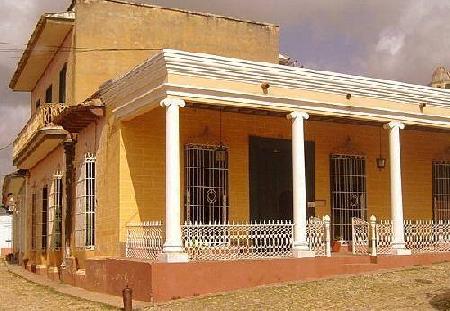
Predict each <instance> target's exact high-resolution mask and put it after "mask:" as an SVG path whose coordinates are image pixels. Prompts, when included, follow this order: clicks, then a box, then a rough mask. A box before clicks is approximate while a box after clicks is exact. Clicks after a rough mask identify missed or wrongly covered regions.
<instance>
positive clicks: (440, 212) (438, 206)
mask: <svg viewBox="0 0 450 311" xmlns="http://www.w3.org/2000/svg"><path fill="white" fill-rule="evenodd" d="M439 167H442V168H441V169H439ZM442 170H444V172H442ZM442 180H444V181H442ZM440 181H441V182H440ZM449 182H450V161H433V162H432V213H433V219H434V220H436V221H440V220H443V221H448V220H450V184H449ZM442 205H444V208H442ZM443 216H444V217H443Z"/></svg>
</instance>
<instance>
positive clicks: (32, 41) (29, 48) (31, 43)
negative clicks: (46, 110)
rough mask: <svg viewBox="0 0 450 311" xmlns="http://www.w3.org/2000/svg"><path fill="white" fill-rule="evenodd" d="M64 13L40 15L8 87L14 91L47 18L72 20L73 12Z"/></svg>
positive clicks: (64, 20) (73, 17) (73, 19)
mask: <svg viewBox="0 0 450 311" xmlns="http://www.w3.org/2000/svg"><path fill="white" fill-rule="evenodd" d="M65 13H67V14H65ZM65 13H45V14H43V15H41V17H40V18H39V21H38V22H37V24H36V26H35V28H34V31H33V33H32V34H31V37H30V39H29V40H28V42H27V47H26V49H25V51H24V52H23V53H22V56H21V58H20V60H19V62H18V64H17V69H16V71H15V72H14V74H13V76H12V78H11V81H10V82H9V88H10V89H12V90H14V91H16V85H17V82H18V80H19V78H20V76H21V75H22V73H23V70H24V68H25V66H26V64H27V62H28V59H29V57H30V55H31V52H32V51H33V49H34V47H35V46H36V44H37V42H38V40H39V37H40V35H41V33H42V31H43V30H44V27H45V24H46V23H47V21H48V20H52V21H63V22H74V21H75V16H74V14H73V12H65ZM68 15H73V16H72V17H68Z"/></svg>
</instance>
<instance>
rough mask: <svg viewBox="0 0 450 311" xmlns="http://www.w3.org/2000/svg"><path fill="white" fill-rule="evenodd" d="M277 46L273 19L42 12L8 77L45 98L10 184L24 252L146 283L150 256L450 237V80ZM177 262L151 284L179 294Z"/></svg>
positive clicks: (238, 255)
mask: <svg viewBox="0 0 450 311" xmlns="http://www.w3.org/2000/svg"><path fill="white" fill-rule="evenodd" d="M43 51H44V52H43ZM279 55H280V54H279V29H278V27H277V26H274V25H270V24H265V23H257V22H252V21H243V20H237V19H233V18H229V17H221V16H216V15H211V14H203V13H195V12H186V11H182V10H177V9H167V8H160V7H155V6H149V5H142V4H133V3H127V2H123V1H118V0H96V1H87V0H77V1H74V2H73V4H72V5H71V7H70V8H69V9H68V11H67V12H63V13H57V14H45V15H43V16H42V18H41V19H40V21H39V22H38V24H37V26H36V29H35V30H34V32H33V34H32V35H31V38H30V41H29V43H28V46H27V49H26V51H25V52H24V54H23V56H22V59H21V61H20V62H19V64H18V67H17V70H16V72H15V74H14V76H13V78H12V80H11V84H10V87H11V89H13V90H14V91H22V92H30V93H31V107H30V109H31V112H32V116H31V118H30V120H29V121H28V123H27V124H26V125H25V127H24V128H23V130H22V131H21V133H19V135H18V137H17V139H16V140H15V142H14V150H13V161H14V164H15V165H16V166H17V167H18V168H19V169H20V174H16V175H14V176H11V177H10V178H9V179H8V184H5V190H4V192H8V193H14V195H15V198H16V200H15V202H14V206H15V208H14V210H15V219H16V220H15V224H14V228H15V230H16V232H17V234H15V235H14V236H15V240H14V250H15V252H16V256H17V257H18V259H19V261H20V262H21V263H23V264H24V265H25V266H26V267H27V268H29V269H31V270H36V272H39V273H44V274H47V275H49V276H50V277H52V278H57V277H58V275H60V276H61V278H62V279H63V280H64V281H65V282H69V283H72V284H75V285H79V286H83V287H85V288H88V289H97V290H100V289H99V288H109V287H108V286H112V285H110V284H106V283H108V282H107V281H105V280H106V279H107V278H108V277H107V276H104V277H103V279H102V280H103V281H104V283H101V282H100V281H98V279H97V278H95V276H94V275H95V274H97V276H98V274H99V273H100V272H99V271H103V272H102V273H104V274H105V275H108V274H111V275H113V274H114V275H116V273H117V275H121V276H122V277H123V279H127V280H128V281H129V280H130V279H133V278H134V279H133V280H135V285H136V286H137V285H138V284H141V283H139V281H137V279H139V277H137V276H138V275H139V274H140V273H142V274H145V271H147V270H146V269H150V270H151V272H148V273H149V275H153V276H154V275H156V272H155V271H160V273H161V274H158V275H163V274H164V273H166V272H167V271H171V272H170V273H173V274H174V275H177V274H176V273H178V272H174V271H179V273H181V274H182V273H185V272H180V271H182V270H176V269H182V268H180V267H182V265H183V264H182V263H186V264H187V265H191V266H189V267H191V268H192V269H194V270H195V269H197V268H198V269H199V270H196V271H204V273H205V274H202V275H203V277H206V276H205V275H206V274H207V273H211V270H207V269H206V268H200V266H198V265H199V262H204V261H207V262H209V264H211V265H213V266H214V267H215V268H214V269H228V268H219V267H218V266H217V265H218V263H217V262H215V263H214V264H213V263H211V261H213V262H214V261H216V260H221V261H220V262H219V263H222V267H225V266H224V265H225V263H223V260H227V261H229V260H237V261H240V260H243V259H252V260H260V259H264V258H272V259H273V258H277V257H284V258H286V257H292V258H301V257H314V256H325V257H326V256H331V257H333V254H331V244H333V250H335V251H337V248H335V246H344V248H346V249H347V246H349V249H350V250H351V251H352V253H353V254H355V255H369V253H370V254H372V255H373V256H377V255H381V254H392V255H407V256H405V257H409V256H408V255H410V254H411V253H413V254H415V253H421V252H425V251H426V252H435V253H443V252H444V253H445V252H447V251H450V248H448V244H449V243H450V225H449V223H448V220H449V218H450V136H449V130H450V91H448V90H446V89H438V88H431V87H428V86H420V85H412V84H406V83H401V82H396V81H388V80H379V79H371V78H366V77H360V76H351V75H345V74H340V73H334V72H327V71H316V70H310V69H305V68H298V67H294V66H287V65H283V64H285V63H286V62H285V60H284V59H282V62H280V56H279ZM14 179H16V180H20V182H17V181H16V182H15V183H13V182H12V180H14ZM9 185H11V186H10V187H9ZM371 215H374V216H376V218H375V217H370V216H371ZM379 219H382V220H385V221H379ZM416 220H423V222H422V221H421V222H419V221H416ZM437 226H438V227H437ZM439 226H440V227H439ZM429 228H431V229H430V230H431V231H430V230H428V229H429ZM427 230H428V231H427ZM19 232H20V234H19ZM424 232H428V233H424ZM437 232H438V233H437ZM424 239H425V240H426V241H427V244H426V245H425V244H424V243H422V242H419V241H423V240H424ZM341 251H342V249H341ZM133 257H135V258H139V259H138V261H135V259H133ZM105 258H109V259H105ZM125 258H128V259H125ZM107 260H113V261H114V260H115V261H114V264H112V265H109V264H108V262H107ZM139 260H140V261H139ZM278 260H279V262H284V261H283V260H281V259H278ZM292 260H294V259H292ZM295 260H300V261H301V260H302V259H295ZM295 260H294V261H293V262H296V261H295ZM316 260H319V259H316ZM136 262H139V263H141V264H143V265H144V266H139V267H141V268H136V265H137V263H136ZM274 262H277V260H274ZM279 262H278V263H275V265H279V264H280V263H279ZM308 262H309V261H308ZM318 262H321V264H323V261H318ZM126 263H129V265H128V266H127V265H126ZM165 263H176V264H173V265H170V264H165ZM195 264H197V266H192V265H195ZM246 264H247V263H242V264H240V265H241V266H239V267H240V268H236V269H237V270H236V271H242V269H244V268H242V267H243V266H244V265H246ZM288 264H289V265H291V264H292V265H293V264H295V263H291V261H289V263H288ZM330 264H331V263H330ZM180 265H181V266H180ZM264 265H267V263H266V261H263V263H260V266H258V267H264V269H266V270H267V267H266V266H264ZM202 267H203V266H202ZM102 269H103V270H102ZM108 269H111V270H108ZM121 269H122V270H121ZM133 269H135V270H136V271H135V270H133ZM158 269H160V270H158ZM164 269H166V270H164ZM201 269H206V270H201ZM208 269H209V268H208ZM239 269H241V270H239ZM261 269H262V270H264V269H263V268H261ZM280 269H281V270H280V271H282V268H280ZM119 270H120V271H122V272H120V271H119ZM150 270H149V271H150ZM244 270H245V269H244ZM275 270H276V269H275ZM297 270H298V271H299V272H298V273H303V272H302V271H301V269H300V268H298V269H297ZM297 270H296V271H297ZM117 271H119V272H117ZM123 271H125V272H123ZM130 271H135V272H134V274H133V273H132V272H130ZM161 271H166V272H164V273H163V272H161ZM183 271H184V270H183ZM207 271H209V272H207ZM217 271H219V270H217ZM220 271H222V272H223V270H220ZM168 273H169V272H168ZM170 273H169V274H170ZM198 273H199V274H197V277H198V276H199V275H200V272H198ZM243 273H244V272H243ZM261 273H262V272H261ZM264 273H267V271H266V272H264ZM280 273H281V272H280ZM100 274H101V273H100ZM181 274H180V275H181ZM124 275H126V277H124ZM164 275H165V278H164V280H162V279H161V280H160V282H161V283H157V281H156V279H155V278H156V277H155V278H153V276H152V277H151V278H152V281H151V282H150V281H148V280H147V281H148V282H147V281H144V283H145V282H147V283H146V284H149V283H151V284H153V286H156V285H155V284H160V285H161V284H162V285H161V286H160V288H165V289H166V291H165V292H164V293H162V292H161V290H160V289H155V288H156V287H155V288H153V290H154V292H152V293H151V294H149V293H148V292H145V293H142V294H138V296H139V295H140V296H139V297H142V299H148V298H149V297H151V298H155V299H161V300H164V299H169V298H170V297H169V298H168V295H169V294H168V293H169V292H170V293H171V294H172V293H173V292H172V291H171V285H170V283H169V281H170V280H171V279H170V277H167V275H166V274H164ZM183 275H184V274H183ZM277 277H278V276H275V275H274V276H273V278H272V279H270V280H269V281H267V282H271V281H272V280H274V279H277ZM173 280H177V281H176V282H179V278H178V277H174V279H173ZM277 280H281V279H280V278H278V279H277ZM99 282H100V283H99ZM164 282H166V283H164ZM174 282H175V281H174ZM211 282H212V281H211ZM224 282H225V283H226V281H224ZM252 282H253V281H249V282H247V283H248V284H249V286H250V285H258V284H260V283H257V282H256V283H252ZM264 282H266V281H262V283H264ZM267 282H266V283H267ZM244 283H245V282H244ZM247 283H246V284H247ZM214 284H215V283H214ZM191 285H192V284H191ZM149 286H150V285H149ZM211 286H212V287H214V286H213V285H211ZM220 286H222V285H220ZM220 286H219V285H217V286H216V287H214V289H211V290H221V289H222V290H225V289H229V288H232V286H231V285H230V287H226V286H225V285H223V286H225V287H223V286H222V287H220ZM233 286H235V285H233ZM194 287H195V286H194ZM186 288H192V286H191V287H189V286H187V287H186ZM186 288H185V289H183V290H184V291H185V292H182V293H179V292H177V293H178V294H179V295H181V296H183V295H186V296H188V295H193V294H195V293H196V292H187V291H188V289H186ZM177 290H180V289H177ZM197 290H198V293H200V292H208V290H207V289H205V288H200V289H197ZM104 291H107V292H112V293H116V292H117V288H116V289H112V288H109V289H104ZM149 295H150V296H149Z"/></svg>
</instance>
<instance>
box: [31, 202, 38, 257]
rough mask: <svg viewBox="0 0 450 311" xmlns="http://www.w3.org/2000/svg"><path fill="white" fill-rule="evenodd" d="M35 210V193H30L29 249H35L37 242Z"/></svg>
mask: <svg viewBox="0 0 450 311" xmlns="http://www.w3.org/2000/svg"><path fill="white" fill-rule="evenodd" d="M36 217H37V211H36V193H33V194H32V195H31V249H32V250H35V249H36V242H37V232H36V231H37V219H36Z"/></svg>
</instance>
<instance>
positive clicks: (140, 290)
mask: <svg viewBox="0 0 450 311" xmlns="http://www.w3.org/2000/svg"><path fill="white" fill-rule="evenodd" d="M445 261H450V253H446V254H424V255H411V256H379V257H370V256H345V255H344V256H333V257H316V258H286V259H270V260H240V261H207V262H187V263H161V262H149V261H144V260H133V259H126V258H104V257H102V258H92V259H88V260H86V269H85V270H77V271H75V272H73V270H72V271H71V269H65V270H63V271H62V280H63V282H64V283H68V284H72V285H75V286H79V287H83V288H85V289H87V290H90V291H97V292H102V293H107V294H112V295H116V296H121V295H122V290H123V289H124V288H125V287H126V286H127V285H128V286H129V287H130V288H132V289H133V298H134V299H136V300H141V301H155V302H161V301H168V300H171V299H177V298H182V297H193V296H198V295H203V294H210V293H217V292H225V291H231V290H237V289H242V288H250V287H254V286H260V285H266V284H274V283H282V282H293V281H301V280H315V279H320V278H328V277H333V276H337V275H344V274H347V275H348V274H358V273H364V272H372V271H376V270H380V269H391V268H400V267H407V266H414V265H428V264H432V263H438V262H445Z"/></svg>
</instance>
